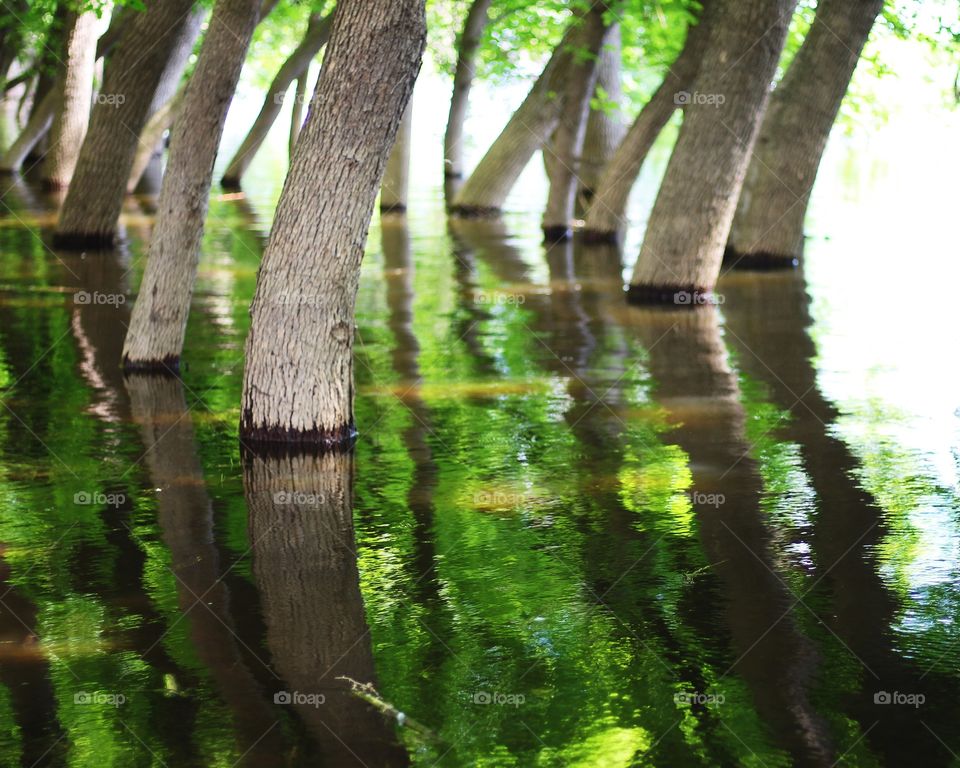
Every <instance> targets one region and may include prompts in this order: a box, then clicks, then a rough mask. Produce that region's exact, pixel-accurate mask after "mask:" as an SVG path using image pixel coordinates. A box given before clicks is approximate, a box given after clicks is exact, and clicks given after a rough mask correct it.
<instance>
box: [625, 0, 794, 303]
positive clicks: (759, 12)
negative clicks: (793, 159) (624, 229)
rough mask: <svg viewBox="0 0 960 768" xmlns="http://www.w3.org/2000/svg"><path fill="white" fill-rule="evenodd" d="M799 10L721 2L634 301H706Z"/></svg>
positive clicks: (754, 1)
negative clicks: (793, 19) (771, 83)
mask: <svg viewBox="0 0 960 768" xmlns="http://www.w3.org/2000/svg"><path fill="white" fill-rule="evenodd" d="M795 6H796V0H721V4H720V9H719V15H718V17H717V23H716V26H715V27H714V30H713V34H711V37H710V42H709V43H708V45H707V51H706V53H705V55H704V58H703V65H702V66H701V70H700V72H701V74H700V76H699V77H698V78H697V92H696V93H693V94H691V95H690V97H689V101H690V103H689V104H688V105H687V108H686V114H685V116H684V121H683V127H682V128H681V130H680V136H679V138H678V139H677V145H676V147H675V148H674V150H673V154H672V155H671V157H670V163H669V164H668V165H667V171H666V175H665V176H664V179H663V183H662V184H661V186H660V192H659V194H658V195H657V200H656V203H654V206H653V213H652V214H651V215H650V222H649V224H648V225H647V233H646V236H645V238H644V241H643V247H642V248H641V250H640V256H639V258H638V259H637V264H636V267H635V268H634V271H633V277H632V279H631V281H630V291H629V294H628V298H629V299H630V300H631V301H634V302H641V303H643V302H651V303H678V304H686V305H687V306H692V305H693V304H695V303H698V302H699V301H701V300H704V298H707V299H709V294H710V291H712V290H713V287H714V284H715V283H716V281H717V277H718V275H719V273H720V262H721V261H722V259H723V247H724V244H725V243H726V241H727V234H728V233H729V231H730V222H731V221H732V220H733V214H734V210H735V208H736V201H737V195H738V194H739V192H740V187H741V185H742V184H743V178H744V175H745V174H746V171H747V164H748V163H749V160H750V151H751V149H752V147H753V144H754V140H755V139H756V136H757V133H758V131H759V128H760V121H761V120H762V119H763V113H764V110H765V108H766V106H767V101H768V100H769V94H770V90H769V89H770V82H771V80H772V79H773V75H774V73H775V71H776V67H777V61H778V59H779V57H780V52H781V51H782V49H783V43H784V40H785V39H786V34H787V27H788V26H789V24H790V18H791V15H792V13H793V10H794V7H795Z"/></svg>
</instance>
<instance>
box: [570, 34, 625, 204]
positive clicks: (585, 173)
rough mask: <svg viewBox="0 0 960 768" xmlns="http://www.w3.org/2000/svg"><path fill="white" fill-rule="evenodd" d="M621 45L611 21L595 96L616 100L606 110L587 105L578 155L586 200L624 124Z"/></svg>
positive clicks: (618, 143) (616, 144)
mask: <svg viewBox="0 0 960 768" xmlns="http://www.w3.org/2000/svg"><path fill="white" fill-rule="evenodd" d="M621 57H622V45H621V41H620V25H619V24H613V25H612V26H611V27H610V31H609V32H607V40H606V43H605V44H604V46H603V50H601V51H600V59H599V61H597V86H596V90H595V94H594V95H595V96H596V97H597V98H598V99H600V98H601V97H602V100H603V101H604V102H606V103H607V105H608V106H609V105H610V104H616V108H615V109H614V110H613V111H611V112H608V111H607V110H605V109H591V110H590V117H589V118H588V120H587V134H586V136H584V138H583V152H581V155H580V173H579V176H580V192H579V194H580V195H581V196H582V197H583V198H584V199H585V200H589V199H590V198H591V197H593V193H594V191H595V190H596V188H597V184H598V183H599V182H600V174H601V172H602V171H603V169H604V167H605V166H606V164H607V163H608V162H609V161H610V158H611V157H613V153H614V152H616V151H617V147H618V146H620V142H621V141H622V140H623V136H624V134H625V133H626V126H625V125H624V123H623V113H622V112H621V109H622V105H623V88H622V87H621V84H620V63H621Z"/></svg>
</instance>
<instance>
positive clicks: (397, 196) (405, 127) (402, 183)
mask: <svg viewBox="0 0 960 768" xmlns="http://www.w3.org/2000/svg"><path fill="white" fill-rule="evenodd" d="M412 140H413V101H412V100H411V101H410V102H409V103H408V104H407V108H406V109H405V110H404V112H403V117H402V118H401V120H400V126H399V127H398V128H397V138H396V139H394V142H393V149H391V150H390V156H389V157H388V158H387V167H386V168H385V169H384V172H383V181H382V182H381V183H380V210H381V211H385V212H388V211H392V212H394V213H403V212H404V211H406V210H407V197H408V195H409V193H410V144H411V142H412Z"/></svg>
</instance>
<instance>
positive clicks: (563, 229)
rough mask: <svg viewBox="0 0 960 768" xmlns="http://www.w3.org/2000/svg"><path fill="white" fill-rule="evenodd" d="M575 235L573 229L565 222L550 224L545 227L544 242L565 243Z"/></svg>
mask: <svg viewBox="0 0 960 768" xmlns="http://www.w3.org/2000/svg"><path fill="white" fill-rule="evenodd" d="M572 237H573V230H572V229H571V228H570V227H568V226H566V225H565V224H550V225H548V226H545V227H543V242H545V243H563V242H565V241H567V240H569V239H570V238H572Z"/></svg>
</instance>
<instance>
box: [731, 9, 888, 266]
mask: <svg viewBox="0 0 960 768" xmlns="http://www.w3.org/2000/svg"><path fill="white" fill-rule="evenodd" d="M882 7H883V2H882V0H856V1H855V2H849V0H848V1H846V2H844V0H822V2H820V3H819V4H818V5H817V14H816V17H815V18H814V20H813V25H812V26H811V27H810V31H809V32H808V33H807V36H806V38H805V39H804V41H803V45H802V46H801V48H800V51H799V52H798V53H797V56H796V58H795V59H794V60H793V62H792V64H791V65H790V70H789V71H788V72H787V74H786V75H785V76H784V78H783V81H782V82H781V83H780V85H779V86H778V87H777V89H776V90H775V91H774V93H773V96H772V97H771V98H770V108H769V109H768V110H767V115H766V117H765V118H764V121H763V126H762V128H761V129H760V135H759V136H758V137H757V144H756V147H755V149H754V155H753V160H752V161H751V162H750V166H749V169H748V171H747V178H746V181H745V182H744V186H743V190H742V192H741V193H740V202H739V204H738V206H737V212H736V215H735V216H734V219H733V225H732V227H731V230H730V237H729V238H728V241H727V254H726V259H727V261H728V262H729V263H731V265H732V266H738V267H742V268H759V269H770V268H781V267H792V266H795V265H796V264H797V263H798V259H799V257H800V255H801V252H802V250H803V221H804V218H805V217H806V213H807V205H808V203H809V202H810V192H811V190H812V189H813V183H814V181H815V180H816V177H817V169H818V168H819V167H820V160H821V158H822V157H823V152H824V150H825V149H826V146H827V139H828V138H829V137H830V129H831V128H832V127H833V124H834V122H835V121H836V119H837V113H838V112H839V111H840V104H841V103H842V102H843V97H844V95H845V94H846V92H847V87H848V86H849V84H850V79H851V78H852V77H853V72H854V70H855V69H856V67H857V62H858V61H859V60H860V53H861V52H862V50H863V46H864V45H865V44H866V42H867V38H868V37H869V36H870V30H871V29H872V28H873V24H874V22H875V21H876V18H877V14H878V13H880V10H881V8H882Z"/></svg>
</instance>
